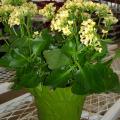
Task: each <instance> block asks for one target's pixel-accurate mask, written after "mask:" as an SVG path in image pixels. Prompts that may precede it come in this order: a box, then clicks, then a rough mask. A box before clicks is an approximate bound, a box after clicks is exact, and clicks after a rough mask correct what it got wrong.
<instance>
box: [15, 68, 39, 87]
mask: <svg viewBox="0 0 120 120" xmlns="http://www.w3.org/2000/svg"><path fill="white" fill-rule="evenodd" d="M16 76H17V78H16V80H17V81H16V82H15V83H16V84H17V85H18V86H23V87H26V88H33V87H36V86H37V85H38V84H39V83H40V77H39V76H38V74H37V71H35V70H33V69H27V70H26V69H18V70H17V71H16Z"/></svg>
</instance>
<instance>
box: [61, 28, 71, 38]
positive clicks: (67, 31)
mask: <svg viewBox="0 0 120 120" xmlns="http://www.w3.org/2000/svg"><path fill="white" fill-rule="evenodd" d="M62 31H63V34H64V35H67V36H68V35H70V34H71V32H70V30H69V28H68V26H67V27H65V28H62Z"/></svg>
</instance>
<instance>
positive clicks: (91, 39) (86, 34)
mask: <svg viewBox="0 0 120 120" xmlns="http://www.w3.org/2000/svg"><path fill="white" fill-rule="evenodd" d="M95 25H96V23H95V22H94V21H93V20H92V19H88V20H86V21H83V22H82V24H81V26H80V31H79V34H80V41H81V43H82V44H84V45H85V46H92V47H93V48H94V49H95V50H97V51H99V52H101V50H102V48H101V44H100V42H99V38H98V36H97V34H96V32H97V30H96V28H95Z"/></svg>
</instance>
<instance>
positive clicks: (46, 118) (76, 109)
mask: <svg viewBox="0 0 120 120" xmlns="http://www.w3.org/2000/svg"><path fill="white" fill-rule="evenodd" d="M31 93H32V95H33V96H34V98H35V103H36V107H37V109H38V117H39V120H80V116H81V112H82V108H83V104H84V100H85V97H84V96H80V95H75V94H73V93H72V92H71V89H70V88H57V89H56V90H52V89H50V88H48V87H41V86H38V87H37V88H34V89H31Z"/></svg>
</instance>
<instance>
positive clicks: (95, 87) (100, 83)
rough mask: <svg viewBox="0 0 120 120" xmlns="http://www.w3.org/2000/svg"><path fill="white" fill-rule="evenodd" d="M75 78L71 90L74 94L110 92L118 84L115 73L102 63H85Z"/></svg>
mask: <svg viewBox="0 0 120 120" xmlns="http://www.w3.org/2000/svg"><path fill="white" fill-rule="evenodd" d="M75 80H76V82H75V84H74V85H73V87H72V91H73V92H74V93H76V94H92V93H101V92H110V91H113V89H115V88H118V86H119V85H120V82H119V79H118V76H117V75H116V73H114V72H113V70H112V69H111V68H110V67H109V66H107V65H105V64H102V63H97V64H86V65H85V66H84V68H83V69H82V72H81V71H78V72H77V73H76V75H75ZM117 90H118V89H117Z"/></svg>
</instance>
